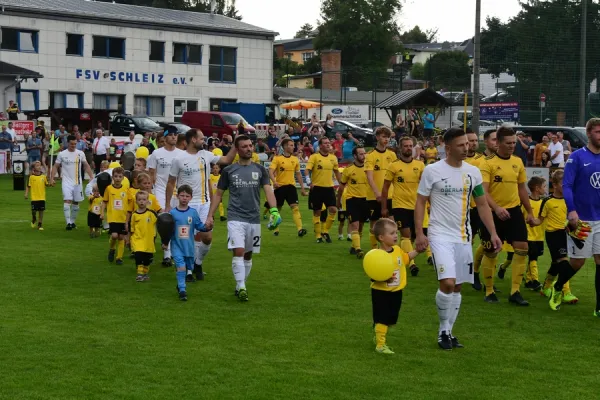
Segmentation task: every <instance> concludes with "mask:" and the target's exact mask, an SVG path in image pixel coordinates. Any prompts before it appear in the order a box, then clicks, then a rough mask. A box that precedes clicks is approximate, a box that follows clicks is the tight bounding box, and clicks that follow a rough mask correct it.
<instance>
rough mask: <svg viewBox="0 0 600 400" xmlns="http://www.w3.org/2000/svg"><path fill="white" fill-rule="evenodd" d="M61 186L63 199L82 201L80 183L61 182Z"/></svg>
mask: <svg viewBox="0 0 600 400" xmlns="http://www.w3.org/2000/svg"><path fill="white" fill-rule="evenodd" d="M61 186H62V194H63V200H69V201H74V202H76V203H79V202H80V201H83V198H84V197H83V187H82V186H81V184H79V185H73V184H72V183H68V182H63V183H62V185H61Z"/></svg>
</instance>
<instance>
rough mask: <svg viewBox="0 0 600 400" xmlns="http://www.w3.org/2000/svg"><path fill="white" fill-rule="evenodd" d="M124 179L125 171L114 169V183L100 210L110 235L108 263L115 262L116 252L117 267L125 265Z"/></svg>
mask: <svg viewBox="0 0 600 400" xmlns="http://www.w3.org/2000/svg"><path fill="white" fill-rule="evenodd" d="M124 177H125V170H123V168H121V167H118V168H115V169H113V171H112V181H113V182H112V185H108V187H107V188H106V190H105V191H104V197H103V201H102V208H101V210H100V219H104V215H106V220H107V222H108V232H109V234H110V242H109V244H110V249H109V251H108V261H109V262H113V261H114V260H115V250H116V257H117V260H116V264H117V265H121V264H123V253H124V251H125V237H126V236H127V189H126V188H125V186H123V178H124Z"/></svg>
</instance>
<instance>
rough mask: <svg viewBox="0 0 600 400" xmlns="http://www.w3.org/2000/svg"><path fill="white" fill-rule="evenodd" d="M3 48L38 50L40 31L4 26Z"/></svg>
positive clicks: (24, 50) (25, 50)
mask: <svg viewBox="0 0 600 400" xmlns="http://www.w3.org/2000/svg"><path fill="white" fill-rule="evenodd" d="M0 49H2V50H14V51H22V52H31V53H37V52H38V32H37V31H28V30H24V29H14V28H2V44H1V45H0Z"/></svg>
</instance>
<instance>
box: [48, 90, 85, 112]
mask: <svg viewBox="0 0 600 400" xmlns="http://www.w3.org/2000/svg"><path fill="white" fill-rule="evenodd" d="M49 103H50V107H48V108H50V109H54V108H83V93H72V92H50V102H49Z"/></svg>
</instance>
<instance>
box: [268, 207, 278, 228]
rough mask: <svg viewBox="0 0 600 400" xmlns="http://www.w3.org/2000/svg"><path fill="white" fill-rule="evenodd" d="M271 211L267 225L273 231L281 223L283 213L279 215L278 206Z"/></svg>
mask: <svg viewBox="0 0 600 400" xmlns="http://www.w3.org/2000/svg"><path fill="white" fill-rule="evenodd" d="M269 212H270V213H271V217H270V218H269V224H268V225H267V228H268V229H269V230H270V231H272V230H275V229H276V228H277V227H278V226H279V224H281V215H279V210H278V209H277V207H273V208H271V209H270V210H269Z"/></svg>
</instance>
